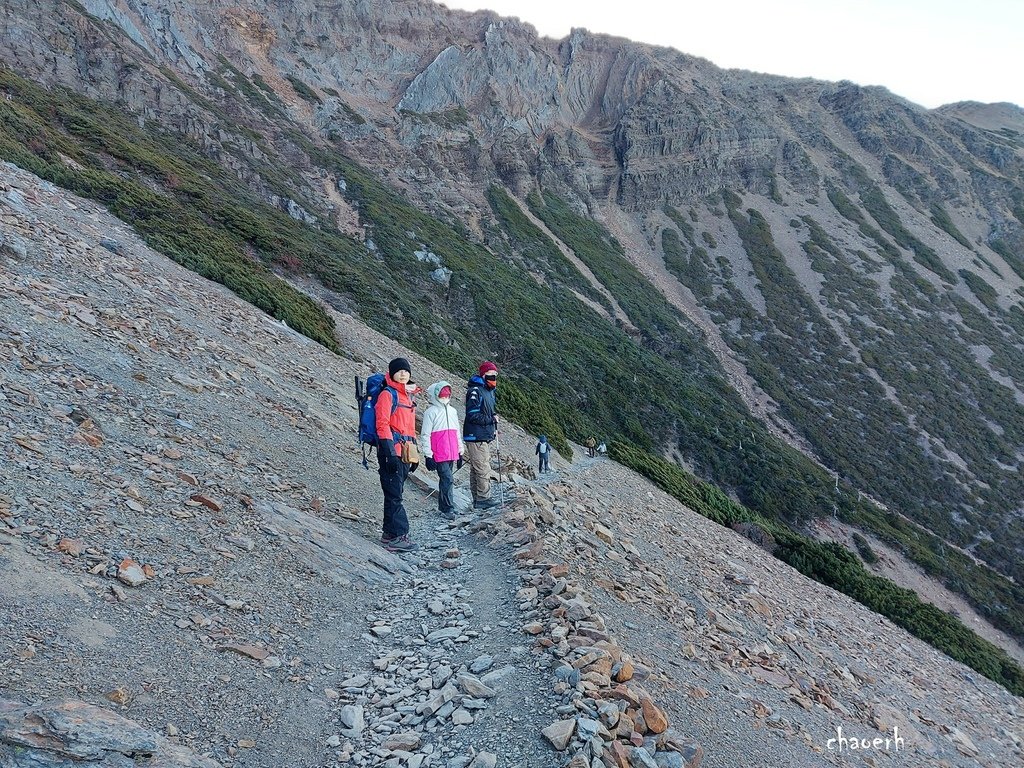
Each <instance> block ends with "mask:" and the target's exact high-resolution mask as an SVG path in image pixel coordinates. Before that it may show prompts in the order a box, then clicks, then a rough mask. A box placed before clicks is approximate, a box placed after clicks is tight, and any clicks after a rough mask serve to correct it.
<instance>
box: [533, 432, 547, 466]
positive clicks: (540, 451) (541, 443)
mask: <svg viewBox="0 0 1024 768" xmlns="http://www.w3.org/2000/svg"><path fill="white" fill-rule="evenodd" d="M533 452H534V453H535V454H537V471H538V472H550V471H551V465H550V464H549V463H548V459H549V458H550V456H551V446H550V445H548V439H547V438H546V437H545V436H544V435H541V436H540V438H539V439H538V440H537V448H536V449H535V450H534V451H533Z"/></svg>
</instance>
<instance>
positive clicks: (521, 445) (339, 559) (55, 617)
mask: <svg viewBox="0 0 1024 768" xmlns="http://www.w3.org/2000/svg"><path fill="white" fill-rule="evenodd" d="M0 227H2V232H3V233H4V238H5V239H4V244H3V248H2V249H0V605H2V606H3V623H2V625H0V691H2V694H0V765H3V766H5V768H40V766H48V767H50V768H53V767H54V766H60V768H72V766H74V768H82V767H83V766H89V767H90V768H115V767H116V768H144V767H146V766H148V767H149V768H153V766H161V768H215V766H223V767H224V768H227V767H229V766H236V767H237V768H283V767H285V766H288V767H290V766H296V768H298V767H299V766H301V767H302V768H339V767H344V766H353V765H355V766H364V767H366V768H369V767H371V766H376V767H379V768H467V766H471V768H556V766H565V765H567V764H568V765H571V766H572V767H573V768H627V767H629V766H634V767H635V766H647V767H648V768H650V766H653V765H657V766H659V767H660V768H666V766H667V767H668V768H683V767H684V766H685V768H699V767H700V766H705V767H706V768H763V766H766V765H768V766H780V767H781V766H785V767H786V768H824V767H825V766H834V765H850V764H864V765H869V764H892V765H900V766H915V767H916V766H922V768H924V767H926V766H927V767H928V768H931V767H932V766H935V765H944V766H951V767H952V766H955V768H973V767H974V766H977V765H979V764H984V765H986V766H994V767H997V768H1015V767H1016V766H1019V765H1020V764H1021V761H1022V743H1021V725H1022V710H1021V700H1020V698H1018V697H1017V696H1014V695H1012V694H1011V693H1009V692H1007V691H1006V690H1005V689H1004V688H1003V687H1000V686H999V685H997V684H996V683H993V682H992V681H990V680H987V679H985V678H984V677H981V676H980V675H978V674H976V673H975V672H974V671H973V670H971V669H969V668H967V667H965V666H963V665H962V664H960V663H958V662H956V661H953V660H951V659H950V658H949V657H948V656H945V655H943V654H941V653H939V652H937V651H936V650H934V649H933V648H930V647H928V646H927V645H925V644H924V643H922V642H921V641H919V640H918V639H916V638H914V637H912V636H910V635H909V634H907V632H905V631H904V630H902V629H900V628H899V627H897V626H894V625H893V623H892V622H890V621H888V620H887V619H885V618H882V617H880V616H878V615H876V614H874V613H871V612H870V611H868V610H866V609H865V608H863V607H862V606H860V605H858V604H857V603H856V602H854V601H853V600H851V599H850V598H848V597H846V596H845V595H841V594H838V593H837V592H835V591H834V590H832V589H829V588H828V587H824V586H822V585H820V584H817V583H814V582H813V581H811V580H810V579H807V578H805V577H804V576H803V575H802V574H800V573H798V572H797V571H796V570H794V569H793V568H791V567H789V566H788V565H785V564H783V563H781V562H779V561H778V560H777V559H775V558H773V557H772V556H771V555H770V554H768V552H766V551H765V550H764V549H763V548H762V546H763V545H764V544H765V543H766V542H765V541H762V542H761V543H762V546H758V545H755V544H754V543H752V542H750V541H748V540H747V539H745V538H743V536H740V535H739V534H738V533H737V532H734V531H731V530H728V529H726V528H724V527H722V526H719V525H716V524H715V523H712V522H711V521H709V520H707V519H706V518H705V517H702V516H700V515H698V514H695V513H694V511H692V510H691V509H687V508H686V507H685V506H684V505H682V504H680V503H679V502H678V501H677V500H676V499H674V498H672V497H671V496H669V495H668V494H666V493H664V492H663V491H661V490H659V489H658V488H656V487H655V486H654V485H653V484H652V483H650V482H649V481H647V480H646V479H644V478H642V477H640V476H638V475H637V474H636V473H634V472H632V471H630V470H629V469H627V468H625V467H623V466H620V465H619V464H617V463H615V462H612V461H609V460H607V459H604V458H597V459H590V458H588V457H586V456H585V455H583V454H582V452H580V453H578V454H577V455H576V457H575V458H574V459H573V460H572V461H567V460H565V459H564V458H563V457H560V456H556V457H554V460H553V462H552V469H553V471H552V472H549V473H546V474H542V475H539V476H537V475H535V473H534V472H533V466H535V465H533V463H532V449H533V445H534V443H535V440H534V439H533V438H532V437H531V436H530V435H527V434H525V433H524V432H523V431H522V430H520V429H519V428H517V427H515V426H511V425H509V424H508V423H506V424H505V425H504V426H503V428H502V433H501V449H502V454H501V455H502V462H501V464H500V465H499V466H495V469H498V470H500V478H501V480H502V482H503V483H504V484H505V486H507V485H509V484H513V485H514V486H515V490H516V491H517V498H516V499H515V500H514V501H513V502H509V503H506V504H505V505H504V506H503V507H502V508H496V509H492V510H487V511H483V512H480V511H475V510H473V509H472V508H471V506H470V504H469V497H468V488H467V486H468V478H467V477H466V474H465V471H462V472H458V473H457V474H456V484H457V507H458V509H459V514H458V516H456V517H446V516H443V515H442V514H441V513H439V512H438V511H437V499H436V495H435V494H436V485H433V482H432V480H433V478H434V475H433V474H432V473H428V472H425V471H423V470H421V471H418V472H417V473H415V474H414V475H413V476H412V480H411V481H410V482H409V483H408V484H407V486H406V494H405V500H406V504H407V508H408V509H409V511H410V515H411V517H410V524H411V530H412V534H413V536H414V537H415V539H416V540H417V541H419V542H420V544H421V545H422V548H421V549H420V550H419V551H418V552H415V553H411V554H407V555H403V556H401V557H399V556H396V555H392V554H388V553H387V552H385V551H384V550H383V549H382V548H380V547H379V546H378V544H377V537H378V536H379V534H380V503H381V496H380V489H379V486H378V483H377V477H376V473H375V472H372V471H367V470H365V469H363V467H362V466H361V463H360V451H359V448H358V447H357V446H356V445H355V443H354V440H353V435H354V431H355V422H356V409H355V403H354V401H353V399H352V395H351V382H352V377H353V375H365V374H367V373H368V372H370V371H372V370H375V369H379V368H380V366H381V365H383V364H385V361H386V360H387V359H388V358H389V357H391V356H392V355H395V354H403V355H408V356H409V358H410V359H411V360H412V367H413V371H414V372H415V374H416V377H417V379H418V380H419V381H421V382H431V381H435V380H438V379H440V378H445V379H448V380H451V381H452V382H454V384H455V389H456V395H457V397H456V399H461V397H462V395H463V394H464V388H463V387H464V383H463V382H464V379H463V377H462V376H460V375H458V374H457V372H446V371H444V370H442V369H440V368H438V367H437V366H436V365H434V364H432V363H430V362H429V361H427V360H424V359H423V358H421V357H419V356H418V355H416V354H415V353H413V352H411V351H409V350H406V349H404V348H402V347H401V346H399V345H397V344H396V343H395V342H394V341H393V340H391V339H388V338H386V337H383V336H381V335H380V334H378V333H376V332H374V331H372V330H371V329H369V328H367V327H366V326H365V325H362V324H361V323H359V322H358V321H357V320H355V319H354V318H352V317H351V316H344V315H342V314H337V315H335V317H336V320H337V328H336V331H337V344H338V347H339V351H340V352H341V354H332V353H331V352H329V351H328V350H326V349H324V348H323V347H321V346H318V345H316V344H314V343H312V342H311V341H309V340H308V339H306V338H304V337H303V336H301V335H299V334H298V333H296V332H294V331H292V330H290V329H288V328H286V327H284V326H283V325H282V324H281V323H278V322H276V321H275V320H273V319H272V318H269V317H267V316H266V315H264V314H262V313H260V312H258V311H257V310H255V309H254V308H253V307H251V306H249V305H247V304H245V303H244V302H243V301H241V300H239V299H238V298H237V297H235V296H233V295H231V294H230V293H229V292H228V291H227V290H225V289H223V288H222V287H221V286H218V285H214V284H211V283H210V282H208V281H206V280H203V279H201V278H200V277H198V276H196V275H194V274H192V273H190V272H188V271H186V270H185V269H182V268H181V267H179V266H178V265H176V264H173V263H172V262H170V261H169V260H168V259H166V258H165V257H164V256H162V255H161V254H159V253H156V252H154V251H153V250H152V249H150V248H147V247H146V246H145V245H144V244H143V243H142V242H141V241H140V239H139V238H138V237H137V236H135V234H134V233H132V232H131V231H130V228H128V227H126V226H124V225H123V224H122V223H121V222H120V221H118V220H117V219H116V218H114V217H113V216H111V215H110V214H109V213H108V212H106V211H104V210H103V208H102V206H99V205H97V204H95V203H93V202H90V201H87V200H83V199H82V198H79V197H76V196H74V195H70V194H68V193H67V192H66V191H64V190H61V189H59V188H57V187H55V186H53V185H52V184H48V183H46V182H42V181H40V180H39V179H38V178H37V177H33V176H32V175H31V174H28V173H25V172H24V171H21V170H18V169H16V168H14V167H12V166H10V165H8V164H6V163H3V164H0ZM499 386H500V385H499ZM499 396H500V394H499ZM524 459H530V461H526V462H524ZM496 479H497V478H496ZM961 641H962V642H963V643H965V644H967V643H969V642H970V639H969V637H967V636H966V633H965V635H964V636H963V637H962V638H961ZM1019 692H1020V691H1019V690H1018V693H1019ZM83 702H86V703H83ZM840 736H844V737H845V738H846V739H847V740H848V741H847V742H846V743H845V744H841V743H837V740H838V738H839V737H840ZM850 739H856V744H855V746H853V747H851V746H850V742H849V740H850ZM875 739H878V741H877V742H876V741H875ZM887 740H888V741H887ZM864 743H867V744H871V745H874V746H871V747H868V748H867V749H864V750H860V745H862V744H864ZM200 755H201V756H200ZM858 758H860V759H858ZM862 761H863V762H862Z"/></svg>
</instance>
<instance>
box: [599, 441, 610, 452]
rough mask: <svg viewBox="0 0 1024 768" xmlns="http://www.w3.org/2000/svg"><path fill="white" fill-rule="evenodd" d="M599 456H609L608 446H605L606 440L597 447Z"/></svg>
mask: <svg viewBox="0 0 1024 768" xmlns="http://www.w3.org/2000/svg"><path fill="white" fill-rule="evenodd" d="M597 455H598V456H607V455H608V446H607V445H605V444H604V440H602V441H601V444H600V445H599V446H597Z"/></svg>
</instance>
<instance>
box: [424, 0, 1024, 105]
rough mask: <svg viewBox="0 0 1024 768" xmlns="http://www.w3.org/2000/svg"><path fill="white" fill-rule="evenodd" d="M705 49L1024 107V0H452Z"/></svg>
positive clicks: (779, 68)
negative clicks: (698, 0)
mask: <svg viewBox="0 0 1024 768" xmlns="http://www.w3.org/2000/svg"><path fill="white" fill-rule="evenodd" d="M444 5H447V6H448V7H449V8H462V9H465V10H480V9H482V8H488V9H490V10H492V11H496V12H497V13H500V14H501V15H502V16H517V17H519V18H520V19H521V20H523V21H526V22H529V23H530V24H532V25H533V26H534V27H536V28H537V31H538V32H539V33H540V34H541V35H546V36H548V37H554V38H562V37H565V35H567V34H568V33H569V30H570V29H572V28H573V27H584V28H585V29H588V30H590V31H591V32H604V33H607V34H612V35H619V36H621V37H628V38H630V39H631V40H637V41H640V42H645V43H653V44H656V45H666V46H671V47H673V48H676V49H678V50H680V51H682V52H684V53H689V54H693V55H695V56H701V57H703V58H705V59H708V60H709V61H711V62H712V63H714V64H716V65H718V66H720V67H725V68H738V69H749V70H752V71H755V72H767V73H771V74H775V75H786V76H790V77H814V78H818V79H820V80H852V81H853V82H855V83H859V84H861V85H883V86H885V87H886V88H888V89H889V90H890V91H892V92H893V93H896V94H898V95H900V96H903V97H904V98H907V99H909V100H910V101H913V102H916V103H917V104H921V105H922V106H925V107H937V106H939V105H941V104H948V103H950V102H953V101H981V102H997V101H1009V102H1012V103H1014V104H1017V105H1019V106H1024V0H700V2H687V0H676V1H675V2H671V0H618V1H617V2H609V1H608V0H445V2H444Z"/></svg>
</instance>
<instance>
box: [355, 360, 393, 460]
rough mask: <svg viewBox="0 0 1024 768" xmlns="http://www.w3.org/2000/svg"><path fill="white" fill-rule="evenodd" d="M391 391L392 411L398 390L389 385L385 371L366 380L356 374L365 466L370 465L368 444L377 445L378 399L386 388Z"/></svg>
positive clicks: (361, 441)
mask: <svg viewBox="0 0 1024 768" xmlns="http://www.w3.org/2000/svg"><path fill="white" fill-rule="evenodd" d="M385 389H386V390H388V391H389V392H390V393H391V412H392V413H394V412H395V409H396V408H397V407H398V392H396V391H395V389H394V388H393V387H389V386H387V381H386V379H385V378H384V374H383V373H375V374H373V375H372V376H370V378H368V379H367V380H366V383H365V386H364V384H363V380H362V379H360V378H359V377H358V376H356V405H357V407H358V408H359V441H358V442H359V444H360V445H361V446H362V449H363V466H364V467H366V468H367V469H369V468H370V465H369V464H368V463H367V461H366V446H368V445H370V446H375V445H377V399H378V398H379V397H380V393H381V392H383V391H384V390H385Z"/></svg>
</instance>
